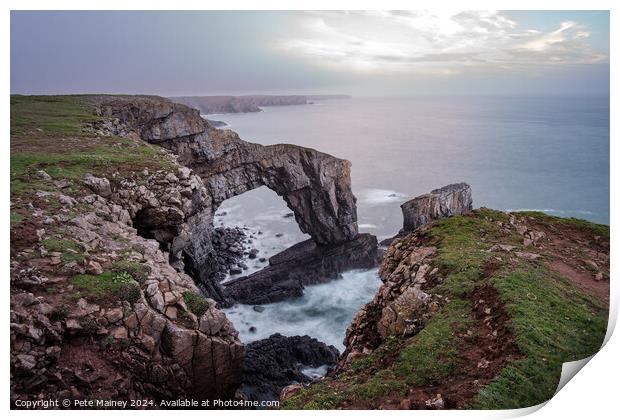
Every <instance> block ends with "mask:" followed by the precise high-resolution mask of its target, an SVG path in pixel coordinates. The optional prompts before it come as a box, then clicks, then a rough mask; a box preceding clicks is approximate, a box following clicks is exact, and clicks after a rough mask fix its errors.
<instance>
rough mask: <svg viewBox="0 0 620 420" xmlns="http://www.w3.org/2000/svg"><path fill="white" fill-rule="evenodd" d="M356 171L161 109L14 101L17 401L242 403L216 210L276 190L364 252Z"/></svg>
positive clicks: (239, 354) (318, 228) (110, 102)
mask: <svg viewBox="0 0 620 420" xmlns="http://www.w3.org/2000/svg"><path fill="white" fill-rule="evenodd" d="M149 143H150V144H149ZM349 167H350V164H349V162H347V161H344V160H340V159H336V158H334V157H332V156H329V155H326V154H323V153H320V152H317V151H314V150H311V149H304V148H300V147H296V146H290V145H276V146H261V145H257V144H252V143H247V142H244V141H242V140H240V139H239V138H238V136H237V135H236V134H234V133H232V132H228V131H218V130H216V129H215V128H213V127H212V126H210V125H209V124H208V123H207V122H206V121H205V120H203V119H202V118H200V115H199V112H198V111H197V110H194V109H191V108H188V107H186V106H184V105H180V104H174V103H172V102H171V101H169V100H166V99H163V98H157V97H146V96H141V97H135V96H134V97H132V96H76V97H21V96H15V97H11V200H12V206H11V343H12V345H11V372H12V382H11V389H12V398H13V399H17V398H22V399H24V398H29V396H32V395H39V396H49V397H59V396H60V397H68V398H84V397H97V398H134V399H135V398H154V399H155V401H157V400H158V399H176V398H182V397H184V396H194V397H197V398H216V397H218V398H227V397H232V396H233V395H234V393H235V390H236V389H237V387H238V386H239V384H240V380H241V365H242V362H243V359H244V346H243V345H242V343H240V342H239V340H238V338H237V332H236V331H235V329H234V328H233V326H232V325H231V324H230V323H229V322H228V320H227V319H226V317H225V316H224V314H223V313H222V312H221V311H220V310H219V309H217V307H216V300H217V301H219V303H220V304H226V303H228V302H230V298H229V297H228V295H227V293H226V292H225V290H223V289H222V287H221V286H220V285H219V283H218V281H217V280H216V279H214V278H213V274H214V272H215V271H216V270H217V269H218V267H216V266H215V265H214V261H215V260H216V258H215V257H216V255H215V253H216V251H215V250H214V247H213V241H212V239H213V232H214V230H213V215H214V213H215V211H216V209H217V207H218V206H219V205H220V204H221V203H222V201H224V200H225V199H227V198H229V197H232V196H234V195H237V194H241V193H242V192H244V191H247V190H250V189H253V188H256V187H258V186H261V185H266V186H268V187H269V188H272V189H273V190H274V191H276V192H277V193H278V194H280V195H281V196H283V198H284V200H285V201H286V202H287V204H288V205H289V207H291V209H292V210H293V211H294V213H295V217H296V220H297V222H298V223H299V225H300V228H301V229H302V230H304V231H306V232H308V233H309V234H310V235H311V236H312V238H313V244H314V246H315V247H316V246H317V245H320V246H324V247H326V249H331V248H330V247H338V246H341V245H342V244H345V243H348V242H349V241H350V240H351V239H354V238H356V237H357V223H356V220H357V216H356V210H355V197H354V196H353V194H352V193H351V190H350V175H349ZM369 243H370V246H373V243H372V241H370V242H369ZM343 249H344V248H343ZM373 250H376V241H374V247H373ZM374 257H375V256H374V255H373V258H374ZM196 283H198V285H199V286H200V288H201V290H198V289H197V287H196ZM204 295H206V296H208V297H210V298H212V299H210V298H205V297H204Z"/></svg>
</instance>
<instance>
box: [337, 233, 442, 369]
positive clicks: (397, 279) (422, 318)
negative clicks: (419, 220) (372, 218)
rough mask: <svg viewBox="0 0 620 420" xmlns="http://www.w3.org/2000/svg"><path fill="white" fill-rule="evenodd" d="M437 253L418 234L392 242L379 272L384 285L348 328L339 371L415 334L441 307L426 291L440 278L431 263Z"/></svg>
mask: <svg viewBox="0 0 620 420" xmlns="http://www.w3.org/2000/svg"><path fill="white" fill-rule="evenodd" d="M435 252H436V249H435V248H434V247H431V246H419V244H418V243H417V241H416V232H414V233H412V234H409V235H405V236H403V237H400V238H396V239H395V240H394V242H392V244H391V245H390V247H389V248H388V249H387V251H386V252H385V254H384V256H383V262H382V264H381V268H380V270H379V275H380V277H381V280H382V282H383V285H381V287H380V288H379V290H378V291H377V294H376V295H375V297H374V299H373V300H372V301H371V302H369V303H367V304H366V305H365V306H364V307H362V309H361V310H360V311H359V312H358V313H357V315H356V316H355V318H353V321H352V322H351V324H350V325H349V327H348V328H347V332H346V336H345V340H344V343H345V345H346V350H345V352H344V354H343V357H342V358H341V361H340V365H339V369H340V368H342V367H344V366H347V365H349V364H350V363H351V362H352V361H354V360H355V359H356V358H358V357H360V356H361V355H363V354H366V353H367V352H368V349H374V348H376V347H377V346H378V345H379V344H380V343H381V342H383V340H385V338H386V337H389V336H400V337H402V336H410V335H414V334H415V333H417V332H418V331H419V330H420V329H422V328H423V327H424V325H425V323H426V320H427V319H428V317H430V316H432V314H433V313H435V308H437V306H436V305H435V304H434V300H433V298H432V297H431V296H429V295H428V294H427V293H426V292H425V291H424V290H422V287H423V286H424V284H425V283H427V282H428V281H429V280H430V279H431V278H432V277H433V276H435V275H437V270H431V269H430V264H429V263H430V261H431V260H432V257H433V256H434V255H435Z"/></svg>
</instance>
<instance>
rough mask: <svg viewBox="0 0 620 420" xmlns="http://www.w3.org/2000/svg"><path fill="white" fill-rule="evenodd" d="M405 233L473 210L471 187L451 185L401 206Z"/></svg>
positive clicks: (463, 184)
mask: <svg viewBox="0 0 620 420" xmlns="http://www.w3.org/2000/svg"><path fill="white" fill-rule="evenodd" d="M400 207H401V209H402V211H403V231H405V232H409V231H413V230H416V229H417V228H419V227H420V226H422V225H425V224H427V223H430V222H431V221H433V220H436V219H440V218H442V217H448V216H454V215H458V214H463V213H466V212H468V211H471V209H472V198H471V187H470V186H469V185H468V184H466V183H464V182H463V183H460V184H450V185H446V186H445V187H442V188H438V189H436V190H433V191H431V192H430V193H429V194H424V195H421V196H419V197H416V198H414V199H413V200H409V201H407V202H405V203H403V204H401V206H400Z"/></svg>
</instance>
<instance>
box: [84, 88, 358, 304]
mask: <svg viewBox="0 0 620 420" xmlns="http://www.w3.org/2000/svg"><path fill="white" fill-rule="evenodd" d="M92 101H93V102H94V105H95V106H96V108H97V112H98V113H99V115H101V116H104V117H108V119H106V120H105V121H104V122H101V123H98V124H95V127H94V130H95V131H97V132H103V133H112V134H116V135H125V136H127V135H137V136H139V137H140V138H141V139H143V140H145V141H148V142H150V143H153V144H158V145H160V146H162V147H164V148H166V149H168V150H170V151H172V152H173V153H175V154H176V155H177V156H178V161H179V163H181V164H182V165H185V166H187V167H190V168H192V169H193V171H194V173H196V174H197V175H198V176H200V177H201V178H202V180H203V182H204V184H205V187H206V200H207V203H206V205H205V206H204V211H202V212H201V213H200V214H198V215H196V216H195V217H194V219H195V220H194V223H190V224H188V226H189V227H188V229H186V230H185V231H184V232H181V233H180V234H179V235H176V236H174V237H172V238H167V239H168V240H169V241H171V243H170V253H171V259H175V260H176V261H177V266H178V267H179V268H183V269H185V271H186V272H190V273H191V274H192V275H193V277H194V278H196V279H198V280H199V281H200V283H201V285H202V286H203V289H204V290H205V292H206V293H207V294H208V295H209V296H211V297H213V298H214V299H216V300H219V301H226V296H225V293H224V292H223V291H222V289H221V287H220V286H219V284H217V282H214V281H212V280H211V277H212V274H213V271H214V270H215V267H213V264H212V261H213V260H214V258H213V256H214V250H213V246H212V244H211V240H210V237H211V233H212V229H213V226H212V222H213V215H214V213H215V211H216V209H217V208H218V206H219V205H220V204H221V203H222V202H223V201H224V200H226V199H228V198H231V197H234V196H236V195H239V194H242V193H244V192H246V191H249V190H252V189H255V188H258V187H260V186H267V187H268V188H270V189H272V190H273V191H275V192H276V193H277V194H278V195H280V196H281V197H282V198H283V199H284V200H285V202H286V203H287V205H288V207H289V208H290V209H291V210H292V211H293V213H294V214H295V220H296V221H297V223H298V224H299V227H300V229H301V230H302V231H303V232H305V233H308V234H310V236H311V237H312V239H313V240H314V242H315V243H316V244H318V245H321V246H325V245H336V244H342V243H344V242H347V241H350V240H352V239H354V238H355V237H356V236H357V233H358V229H357V212H356V206H355V201H356V200H355V197H354V196H353V193H352V192H351V180H350V162H348V161H346V160H343V159H338V158H335V157H333V156H330V155H328V154H325V153H321V152H318V151H316V150H313V149H308V148H303V147H298V146H293V145H287V144H278V145H273V146H262V145H259V144H254V143H249V142H245V141H243V140H241V139H240V138H239V136H238V135H237V134H236V133H234V132H232V131H228V130H227V131H221V130H217V129H215V128H214V127H212V126H211V125H210V124H209V123H208V122H207V121H205V120H204V119H202V118H201V117H200V113H199V111H198V110H195V109H192V108H189V107H187V106H185V105H181V104H176V103H173V102H171V101H169V100H166V99H164V98H158V97H135V96H134V97H97V98H94V99H92ZM145 211H147V212H148V209H147V210H145ZM147 219H149V218H144V220H147Z"/></svg>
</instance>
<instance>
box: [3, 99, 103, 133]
mask: <svg viewBox="0 0 620 420" xmlns="http://www.w3.org/2000/svg"><path fill="white" fill-rule="evenodd" d="M98 119H100V118H99V117H97V116H95V115H93V113H92V111H91V110H90V109H89V107H88V106H86V105H85V104H84V103H82V102H81V101H80V100H79V97H75V96H73V97H72V96H22V95H11V135H20V134H26V133H28V132H29V131H32V130H40V132H41V133H42V134H45V135H48V136H58V135H78V134H80V133H81V131H82V126H83V124H84V123H87V122H91V121H96V120H98Z"/></svg>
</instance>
